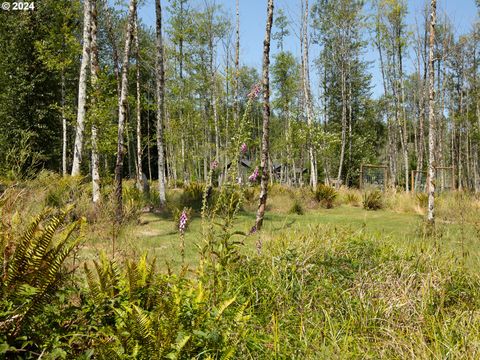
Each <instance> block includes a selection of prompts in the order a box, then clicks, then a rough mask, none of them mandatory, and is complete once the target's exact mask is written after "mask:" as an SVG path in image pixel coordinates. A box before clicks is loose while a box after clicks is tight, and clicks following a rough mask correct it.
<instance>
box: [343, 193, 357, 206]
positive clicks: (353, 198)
mask: <svg viewBox="0 0 480 360" xmlns="http://www.w3.org/2000/svg"><path fill="white" fill-rule="evenodd" d="M345 202H346V203H347V204H348V205H351V206H358V204H359V202H360V199H359V198H358V195H357V194H355V193H353V192H349V193H347V194H346V195H345Z"/></svg>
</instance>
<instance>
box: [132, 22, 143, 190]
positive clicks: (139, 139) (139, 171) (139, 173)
mask: <svg viewBox="0 0 480 360" xmlns="http://www.w3.org/2000/svg"><path fill="white" fill-rule="evenodd" d="M138 22H139V20H138V14H137V16H136V19H135V28H134V31H133V37H134V41H135V61H136V63H135V65H136V66H135V75H136V76H135V82H136V86H137V94H136V95H137V98H136V103H137V104H136V118H137V131H136V134H137V161H136V165H137V168H136V170H137V171H136V173H137V174H136V179H137V188H138V189H140V191H142V190H143V186H142V180H143V171H142V107H141V87H140V44H139V41H138V32H139V30H138V28H139V26H138Z"/></svg>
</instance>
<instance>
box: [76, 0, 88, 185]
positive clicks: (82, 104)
mask: <svg viewBox="0 0 480 360" xmlns="http://www.w3.org/2000/svg"><path fill="white" fill-rule="evenodd" d="M83 6H84V9H83V14H84V15H83V50H82V62H81V65H80V77H79V80H78V109H77V125H76V129H75V144H74V148H73V165H72V176H77V175H80V166H81V165H82V155H83V154H82V152H83V135H84V132H85V113H86V106H87V103H86V102H87V71H88V65H89V61H90V60H89V59H90V42H91V31H90V26H91V19H90V15H91V8H90V0H85V2H84V4H83Z"/></svg>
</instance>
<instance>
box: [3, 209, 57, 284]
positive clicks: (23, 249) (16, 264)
mask: <svg viewBox="0 0 480 360" xmlns="http://www.w3.org/2000/svg"><path fill="white" fill-rule="evenodd" d="M49 213H50V210H45V211H44V212H42V213H41V214H39V215H37V216H36V217H35V218H34V220H33V221H32V223H31V224H30V226H29V227H28V229H27V231H26V232H25V233H24V234H23V236H22V239H21V241H20V243H19V244H18V246H17V247H16V249H15V253H14V255H13V258H12V260H11V261H10V263H9V264H8V269H7V277H6V279H5V285H6V286H10V284H12V283H14V282H15V281H16V280H17V279H19V278H21V277H22V276H24V275H25V269H26V267H27V262H28V258H27V256H26V254H27V253H28V252H29V251H30V248H31V247H32V242H33V241H34V239H35V233H36V232H37V231H38V230H39V227H40V224H41V222H42V221H43V220H44V219H45V218H46V217H47V216H48V215H49Z"/></svg>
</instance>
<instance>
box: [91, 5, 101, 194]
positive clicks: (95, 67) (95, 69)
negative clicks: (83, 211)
mask: <svg viewBox="0 0 480 360" xmlns="http://www.w3.org/2000/svg"><path fill="white" fill-rule="evenodd" d="M90 1H91V4H90V7H91V10H90V11H91V15H90V18H91V37H92V42H91V57H90V73H91V83H92V89H93V96H92V107H93V108H94V107H95V104H96V101H97V100H96V99H97V97H98V95H99V94H98V92H99V86H98V75H99V73H100V66H99V64H98V44H97V32H98V30H97V24H98V21H97V0H90ZM91 121H92V135H91V136H92V137H91V142H92V164H91V167H92V201H93V203H98V201H99V200H100V171H99V167H100V158H99V154H98V129H97V123H96V119H95V118H92V120H91Z"/></svg>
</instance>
